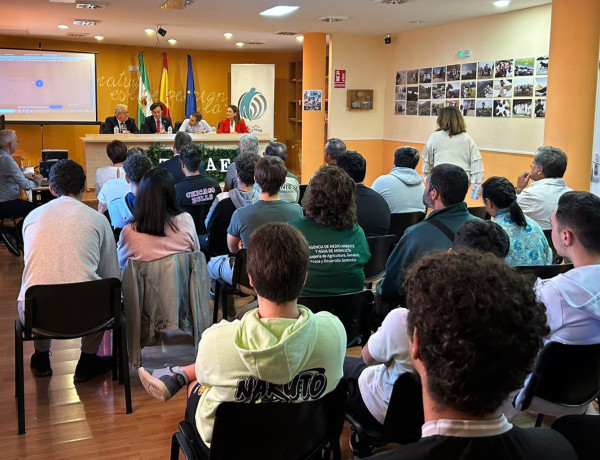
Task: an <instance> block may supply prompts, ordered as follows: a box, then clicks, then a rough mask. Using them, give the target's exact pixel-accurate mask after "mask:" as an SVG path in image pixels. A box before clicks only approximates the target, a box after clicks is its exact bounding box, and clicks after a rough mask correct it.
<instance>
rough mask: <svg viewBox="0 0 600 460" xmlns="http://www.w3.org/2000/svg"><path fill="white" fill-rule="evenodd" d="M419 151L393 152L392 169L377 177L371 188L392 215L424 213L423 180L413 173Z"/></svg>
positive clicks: (400, 150)
mask: <svg viewBox="0 0 600 460" xmlns="http://www.w3.org/2000/svg"><path fill="white" fill-rule="evenodd" d="M418 163H419V151H418V150H417V149H416V148H414V147H399V148H397V149H396V151H395V152H394V167H393V168H392V170H391V171H390V173H389V174H385V175H383V176H379V177H378V178H377V179H375V182H373V185H371V188H372V189H373V190H375V191H376V192H377V193H379V194H380V195H381V196H382V197H383V198H384V199H385V201H387V204H388V205H389V207H390V211H391V212H393V213H400V212H416V211H425V205H424V204H423V192H424V191H425V186H424V185H423V179H421V176H420V175H419V174H418V173H417V172H416V171H415V168H416V167H417V164H418Z"/></svg>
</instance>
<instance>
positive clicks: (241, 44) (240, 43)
mask: <svg viewBox="0 0 600 460" xmlns="http://www.w3.org/2000/svg"><path fill="white" fill-rule="evenodd" d="M235 46H239V47H240V48H241V47H242V46H244V42H237V43H236V44H235Z"/></svg>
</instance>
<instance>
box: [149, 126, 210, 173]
mask: <svg viewBox="0 0 600 460" xmlns="http://www.w3.org/2000/svg"><path fill="white" fill-rule="evenodd" d="M191 143H192V137H191V136H190V135H189V134H188V133H184V132H183V131H179V132H178V133H177V134H175V142H174V143H173V158H171V159H170V160H167V161H163V162H162V163H159V164H158V167H159V168H165V169H168V170H169V172H170V173H171V176H173V181H174V182H175V183H178V182H180V181H182V180H183V178H184V177H185V174H184V173H183V170H182V169H181V161H180V160H179V152H181V150H182V149H183V148H184V147H185V146H186V145H188V144H191ZM200 169H201V170H200V173H204V166H203V165H200Z"/></svg>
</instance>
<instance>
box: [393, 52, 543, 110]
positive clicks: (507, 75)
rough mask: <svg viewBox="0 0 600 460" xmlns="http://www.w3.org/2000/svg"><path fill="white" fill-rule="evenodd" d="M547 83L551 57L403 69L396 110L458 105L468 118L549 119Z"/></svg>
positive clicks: (431, 108)
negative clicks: (547, 114)
mask: <svg viewBox="0 0 600 460" xmlns="http://www.w3.org/2000/svg"><path fill="white" fill-rule="evenodd" d="M547 86H548V56H538V57H524V58H514V59H498V60H488V61H478V62H466V63H461V64H451V65H446V66H438V67H423V68H420V69H410V70H399V71H397V72H396V87H395V91H394V113H395V114H396V115H416V116H434V117H437V116H438V115H439V111H440V110H441V108H442V107H446V106H455V107H458V108H459V109H460V111H461V112H462V114H463V116H466V117H490V118H545V116H546V88H547Z"/></svg>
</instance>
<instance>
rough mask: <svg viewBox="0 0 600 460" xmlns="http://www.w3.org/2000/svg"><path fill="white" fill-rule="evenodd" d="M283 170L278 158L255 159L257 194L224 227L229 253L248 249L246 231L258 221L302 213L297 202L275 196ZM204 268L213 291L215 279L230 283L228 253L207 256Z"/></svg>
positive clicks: (283, 177)
mask: <svg viewBox="0 0 600 460" xmlns="http://www.w3.org/2000/svg"><path fill="white" fill-rule="evenodd" d="M286 174H287V169H286V168H285V164H284V163H283V161H281V158H279V157H262V158H261V159H260V160H258V162H257V163H256V167H255V168H254V179H255V180H256V182H257V183H258V185H259V187H260V197H259V200H258V201H257V202H256V203H254V204H252V205H250V206H246V207H241V208H238V209H236V210H235V211H234V213H233V215H232V216H231V223H230V224H229V227H228V228H227V246H228V247H229V251H230V252H231V253H236V252H238V251H239V250H240V249H241V248H246V249H248V244H249V243H250V235H251V234H252V232H253V231H254V230H255V229H256V228H257V227H259V226H261V225H262V224H266V223H269V222H289V221H290V220H293V219H297V218H299V217H301V216H302V208H301V207H300V206H299V205H297V204H295V203H286V202H285V201H283V200H282V199H281V198H280V197H279V189H280V188H281V186H282V185H283V183H284V182H285V176H286ZM231 259H233V258H231ZM207 269H208V278H209V280H210V285H211V288H212V290H213V292H214V289H215V281H216V280H217V279H220V280H222V281H225V282H226V283H227V284H231V277H232V275H233V260H230V257H229V256H228V255H222V256H217V257H213V258H212V259H210V260H209V262H208V266H207Z"/></svg>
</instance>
